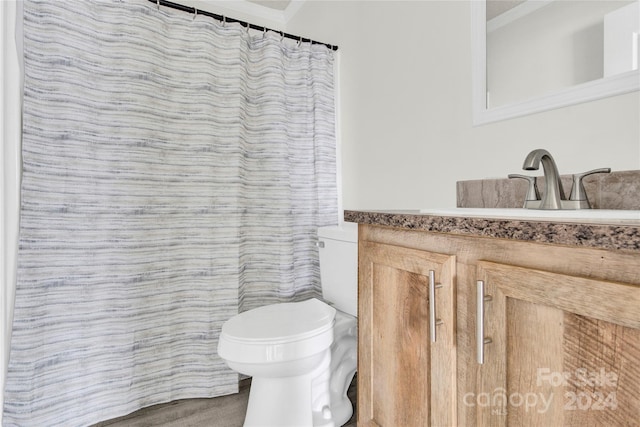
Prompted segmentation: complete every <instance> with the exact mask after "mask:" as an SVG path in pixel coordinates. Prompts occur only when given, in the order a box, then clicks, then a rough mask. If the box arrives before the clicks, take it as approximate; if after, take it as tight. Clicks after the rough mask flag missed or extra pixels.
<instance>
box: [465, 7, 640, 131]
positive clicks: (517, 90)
mask: <svg viewBox="0 0 640 427" xmlns="http://www.w3.org/2000/svg"><path fill="white" fill-rule="evenodd" d="M472 8H473V9H472V12H473V28H472V32H473V37H474V40H473V42H474V44H473V54H474V58H473V63H474V123H475V124H480V123H486V122H490V121H495V120H501V119H505V118H510V117H516V116H520V115H524V114H530V113H533V112H538V111H544V110H549V109H552V108H558V107H562V106H566V105H571V104H575V103H578V102H585V101H589V100H593V99H598V98H602V97H606V96H611V95H616V94H620V93H625V92H629V91H632V90H638V88H639V87H640V77H639V74H638V57H639V56H640V48H639V44H640V43H639V42H638V33H640V29H639V27H640V23H639V21H640V9H639V0H585V1H581V0H487V2H486V3H485V2H484V1H474V2H472ZM485 36H486V38H485ZM485 73H486V74H485Z"/></svg>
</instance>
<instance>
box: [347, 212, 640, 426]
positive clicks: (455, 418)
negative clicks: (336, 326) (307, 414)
mask: <svg viewBox="0 0 640 427" xmlns="http://www.w3.org/2000/svg"><path fill="white" fill-rule="evenodd" d="M359 236H360V237H359V317H358V322H359V368H358V369H359V372H358V425H362V426H370V425H371V426H399V425H402V426H407V427H409V426H423V425H432V426H454V425H460V426H522V425H529V426H544V427H548V426H580V427H586V426H603V425H611V426H613V425H615V426H633V425H637V422H638V420H640V253H638V252H633V251H618V250H604V249H597V248H584V247H576V246H562V245H556V244H540V243H531V242H524V241H518V240H512V239H499V238H492V237H475V236H464V235H460V234H454V233H436V232H428V231H419V230H415V231H414V230H405V229H402V228H391V227H383V226H376V225H363V224H361V225H360V231H359ZM432 271H433V273H431V272H432ZM430 275H433V276H435V282H437V283H440V284H441V285H442V287H438V288H436V290H435V292H432V295H433V294H435V299H433V304H431V299H430V295H429V277H430ZM430 305H431V306H432V307H434V308H435V319H436V326H435V332H436V341H435V342H432V340H431V334H430V318H432V317H433V316H430V314H431V312H430ZM479 305H480V306H481V307H482V305H483V306H484V307H483V309H482V313H481V314H482V315H483V316H482V318H481V317H480V316H478V314H479V310H478V306H479ZM481 327H482V328H481ZM485 341H486V343H485ZM479 342H481V343H482V345H481V346H478V343H479ZM480 347H481V348H480ZM479 350H482V352H483V356H484V358H483V360H482V362H483V363H479V360H478V356H479V355H478V351H479Z"/></svg>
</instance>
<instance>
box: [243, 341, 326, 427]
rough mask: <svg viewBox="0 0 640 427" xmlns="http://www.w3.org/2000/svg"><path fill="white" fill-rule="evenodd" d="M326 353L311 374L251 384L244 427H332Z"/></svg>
mask: <svg viewBox="0 0 640 427" xmlns="http://www.w3.org/2000/svg"><path fill="white" fill-rule="evenodd" d="M330 360H331V353H330V351H329V349H327V350H326V351H325V352H324V355H323V357H322V362H321V363H320V364H319V365H318V367H317V368H316V369H314V370H313V371H312V372H310V373H307V374H304V375H297V376H291V377H256V376H254V377H253V379H252V380H251V390H250V391H249V404H248V406H247V415H246V417H245V421H244V427H271V426H274V427H275V426H277V427H336V425H335V423H334V422H333V418H332V417H331V410H330V409H329V404H330V397H329V395H330V393H329V379H330V375H331V373H330V371H329V366H330Z"/></svg>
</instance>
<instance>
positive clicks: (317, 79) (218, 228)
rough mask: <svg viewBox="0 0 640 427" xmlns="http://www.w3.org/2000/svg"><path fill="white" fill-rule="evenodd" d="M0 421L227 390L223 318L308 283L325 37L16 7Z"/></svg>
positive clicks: (98, 0)
mask: <svg viewBox="0 0 640 427" xmlns="http://www.w3.org/2000/svg"><path fill="white" fill-rule="evenodd" d="M24 59H25V83H24V112H23V114H24V125H23V147H22V155H23V182H22V208H21V218H20V221H21V223H20V247H19V251H18V273H17V276H18V281H17V288H16V302H15V314H14V321H13V336H12V342H11V353H10V360H9V370H8V374H7V385H6V389H5V405H4V424H5V425H6V426H21V427H26V426H45V425H51V426H53V425H59V426H81V425H90V424H93V423H95V422H98V421H101V420H104V419H109V418H113V417H117V416H120V415H123V414H126V413H129V412H131V411H134V410H136V409H138V408H141V407H144V406H148V405H152V404H156V403H161V402H167V401H170V400H175V399H182V398H189V397H211V396H216V395H221V394H227V393H231V392H234V391H236V390H237V375H236V374H235V373H233V372H231V371H230V370H229V369H227V368H226V366H225V364H224V363H223V361H222V360H221V359H220V358H219V357H218V355H217V354H216V346H217V340H218V334H219V331H220V328H221V325H222V323H223V322H224V321H225V320H227V319H228V318H230V317H231V316H233V315H235V314H236V313H238V312H240V311H244V310H247V309H249V308H253V307H257V306H260V305H263V304H268V303H274V302H281V301H294V300H301V299H306V298H309V297H312V296H319V295H320V293H319V292H320V287H319V268H318V260H317V249H316V247H315V244H314V243H315V240H314V236H315V232H316V230H317V227H319V226H323V225H329V224H335V223H336V222H337V218H338V213H337V195H336V194H337V193H336V158H335V156H336V147H335V117H334V116H335V111H334V88H333V52H332V51H331V50H330V49H328V48H326V47H324V46H321V45H313V46H312V45H310V44H308V43H302V44H301V45H300V46H297V44H296V43H295V42H292V43H288V42H286V41H283V40H282V39H281V37H280V35H278V34H274V33H271V32H267V33H265V34H250V33H248V32H247V30H246V29H245V28H243V27H241V26H240V25H239V24H229V23H227V24H223V23H220V22H217V21H214V20H212V19H211V18H208V17H205V16H201V15H200V16H197V17H196V18H195V20H194V19H193V16H190V15H189V14H186V13H183V12H178V11H173V10H169V9H165V8H162V9H161V10H157V8H156V5H155V4H153V3H149V2H148V1H147V0H128V1H117V0H113V1H106V0H82V1H79V0H74V1H64V2H63V1H53V2H52V1H39V0H28V1H25V5H24Z"/></svg>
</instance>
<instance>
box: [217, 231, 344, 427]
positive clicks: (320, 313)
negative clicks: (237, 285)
mask: <svg viewBox="0 0 640 427" xmlns="http://www.w3.org/2000/svg"><path fill="white" fill-rule="evenodd" d="M318 236H319V239H320V240H319V244H318V247H319V248H320V249H319V252H320V267H321V284H322V290H323V298H324V299H325V300H326V301H328V302H330V303H331V305H329V304H328V303H327V302H323V301H320V300H319V299H316V298H312V299H309V300H306V301H301V302H292V303H280V304H272V305H267V306H263V307H259V308H256V309H253V310H249V311H246V312H244V313H241V314H238V315H236V316H234V317H232V318H231V319H229V320H228V321H227V322H225V324H224V325H223V327H222V332H221V334H220V340H219V343H218V354H219V355H220V357H221V358H223V359H224V360H225V361H226V363H227V364H228V365H229V367H230V368H231V369H233V370H235V371H237V372H239V373H241V374H244V375H248V376H251V377H252V382H251V389H250V392H249V404H248V407H247V414H246V417H245V422H244V426H245V427H258V426H260V427H284V426H291V427H338V426H342V425H344V424H345V423H346V422H347V421H348V420H349V418H351V415H352V414H353V406H352V404H351V402H350V400H349V399H348V397H347V389H348V388H349V384H350V383H351V380H352V379H353V376H354V374H355V372H356V366H357V319H356V317H355V315H356V305H357V304H356V296H357V225H356V224H348V223H347V224H344V225H342V226H341V227H326V228H320V229H319V230H318ZM327 269H329V270H330V273H327ZM329 297H330V299H329Z"/></svg>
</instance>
